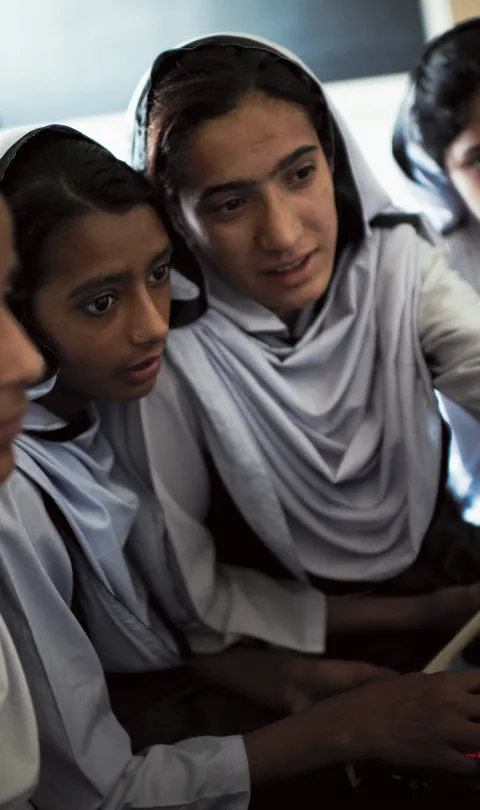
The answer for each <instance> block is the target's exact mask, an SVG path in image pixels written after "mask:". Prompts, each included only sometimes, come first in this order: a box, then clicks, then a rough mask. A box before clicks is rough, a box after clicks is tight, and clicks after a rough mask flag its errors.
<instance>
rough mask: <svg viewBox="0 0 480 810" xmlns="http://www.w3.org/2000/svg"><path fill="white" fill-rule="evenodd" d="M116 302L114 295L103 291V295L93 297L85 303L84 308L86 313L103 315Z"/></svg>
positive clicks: (97, 315) (96, 315) (95, 315)
mask: <svg viewBox="0 0 480 810" xmlns="http://www.w3.org/2000/svg"><path fill="white" fill-rule="evenodd" d="M117 302H118V298H117V297H116V296H115V295H112V294H111V293H105V294H104V295H99V296H98V298H94V299H93V301H90V302H89V303H88V304H85V306H84V310H85V312H86V313H87V314H88V315H93V316H94V317H99V316H100V315H105V314H106V313H107V312H110V311H111V310H112V309H113V308H114V306H115V305H116V303H117Z"/></svg>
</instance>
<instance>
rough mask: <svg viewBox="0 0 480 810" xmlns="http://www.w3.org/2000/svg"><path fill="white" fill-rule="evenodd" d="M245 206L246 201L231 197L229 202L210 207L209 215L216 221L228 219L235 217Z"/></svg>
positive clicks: (241, 198)
mask: <svg viewBox="0 0 480 810" xmlns="http://www.w3.org/2000/svg"><path fill="white" fill-rule="evenodd" d="M246 204H247V200H245V199H244V198H243V197H231V198H230V199H229V200H225V202H222V203H219V204H218V205H215V206H214V207H212V209H211V214H212V216H214V217H217V218H218V219H229V218H230V217H233V216H235V214H237V213H238V212H239V211H240V209H241V208H244V207H245V205H246Z"/></svg>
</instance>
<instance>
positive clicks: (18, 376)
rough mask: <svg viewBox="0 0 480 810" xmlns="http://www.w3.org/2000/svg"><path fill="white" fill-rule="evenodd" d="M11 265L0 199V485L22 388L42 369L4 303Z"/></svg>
mask: <svg viewBox="0 0 480 810" xmlns="http://www.w3.org/2000/svg"><path fill="white" fill-rule="evenodd" d="M15 262H16V257H15V250H14V245H13V231H12V220H11V217H10V214H9V211H8V208H7V206H6V204H5V201H4V199H3V197H1V196H0V483H2V482H3V481H5V479H6V478H8V476H9V475H10V473H11V472H12V469H13V453H12V442H13V439H14V438H15V436H16V435H17V434H18V433H20V431H21V429H22V424H23V417H24V415H25V411H26V408H27V397H26V389H27V388H28V387H29V386H30V385H32V384H33V383H34V382H36V380H37V379H38V378H39V377H40V375H41V373H42V369H43V363H42V360H41V358H40V356H39V355H38V353H37V352H36V351H35V349H34V348H33V346H32V344H31V343H30V341H29V340H28V338H27V337H26V335H25V332H24V331H23V330H22V328H21V327H20V326H19V325H18V323H17V322H16V321H15V320H14V319H13V318H12V315H11V314H10V312H9V309H8V307H7V304H6V296H7V295H8V291H9V284H10V278H11V274H12V272H13V271H14V268H15Z"/></svg>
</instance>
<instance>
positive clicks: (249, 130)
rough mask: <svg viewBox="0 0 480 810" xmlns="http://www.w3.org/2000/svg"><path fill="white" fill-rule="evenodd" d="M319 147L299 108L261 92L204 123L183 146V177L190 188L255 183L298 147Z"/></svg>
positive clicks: (309, 121) (251, 94)
mask: <svg viewBox="0 0 480 810" xmlns="http://www.w3.org/2000/svg"><path fill="white" fill-rule="evenodd" d="M310 144H313V145H319V144H320V142H319V138H318V135H317V132H316V130H315V127H314V126H313V123H312V122H311V120H310V118H309V116H308V115H307V113H306V112H305V110H304V109H303V108H302V107H301V106H299V105H297V104H293V103H291V102H288V101H283V100H282V99H277V98H272V97H270V96H267V95H265V94H263V93H257V92H255V93H250V94H248V95H246V96H245V97H244V98H243V99H242V100H241V102H240V104H239V105H238V106H237V107H236V108H235V109H234V110H232V112H230V113H228V114H227V115H224V116H222V117H221V118H216V119H214V120H211V121H207V122H206V123H205V124H203V125H202V126H201V127H199V128H198V130H196V132H195V133H194V135H193V136H192V138H191V140H190V142H189V154H188V170H189V171H188V174H189V180H190V182H192V183H193V185H195V186H197V187H198V186H203V185H206V184H209V185H210V184H216V183H223V182H227V181H228V180H230V179H232V178H235V179H237V178H245V179H255V178H256V177H261V176H263V175H264V174H265V173H266V172H268V171H269V170H271V169H272V168H273V167H274V166H275V164H276V163H277V162H278V161H279V160H280V159H281V158H282V157H285V156H286V155H288V154H290V153H291V152H293V151H294V150H295V149H297V148H298V147H299V146H304V145H310Z"/></svg>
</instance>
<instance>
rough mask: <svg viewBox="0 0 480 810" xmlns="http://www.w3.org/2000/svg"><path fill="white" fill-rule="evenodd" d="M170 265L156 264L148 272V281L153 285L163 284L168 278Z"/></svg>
mask: <svg viewBox="0 0 480 810" xmlns="http://www.w3.org/2000/svg"><path fill="white" fill-rule="evenodd" d="M171 269H172V268H171V266H170V264H158V265H157V266H156V267H154V268H153V269H152V270H151V271H150V281H151V283H153V284H165V283H166V282H167V281H168V280H169V278H170V272H171Z"/></svg>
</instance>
